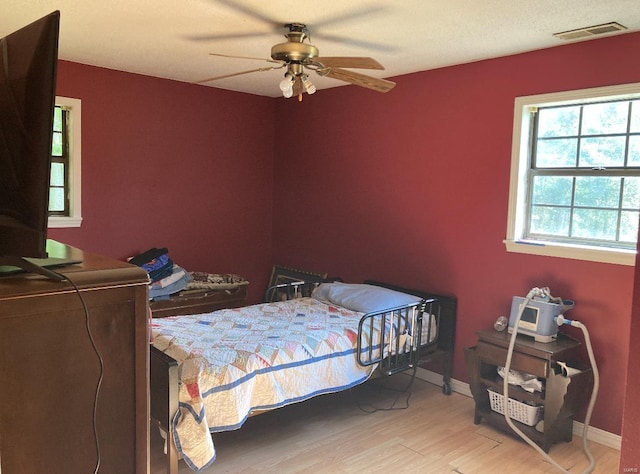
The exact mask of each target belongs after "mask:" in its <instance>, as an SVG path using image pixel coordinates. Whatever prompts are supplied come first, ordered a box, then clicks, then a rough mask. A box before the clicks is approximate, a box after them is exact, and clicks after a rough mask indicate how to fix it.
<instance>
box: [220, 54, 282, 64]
mask: <svg viewBox="0 0 640 474" xmlns="http://www.w3.org/2000/svg"><path fill="white" fill-rule="evenodd" d="M209 55H210V56H218V57H220V58H231V59H255V60H257V61H266V62H268V63H276V64H284V62H283V61H278V60H276V59H265V58H254V57H251V56H233V55H231V54H218V53H209Z"/></svg>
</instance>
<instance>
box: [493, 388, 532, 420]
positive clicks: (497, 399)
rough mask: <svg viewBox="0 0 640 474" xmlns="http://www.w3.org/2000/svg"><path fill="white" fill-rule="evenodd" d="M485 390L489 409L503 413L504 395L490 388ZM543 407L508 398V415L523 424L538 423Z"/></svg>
mask: <svg viewBox="0 0 640 474" xmlns="http://www.w3.org/2000/svg"><path fill="white" fill-rule="evenodd" d="M487 392H489V401H490V402H491V409H492V410H493V411H496V412H498V413H501V414H504V396H503V395H502V394H500V393H498V392H494V391H493V390H491V389H490V388H488V389H487ZM543 409H544V408H543V407H542V406H531V405H527V404H526V403H522V402H519V401H518V400H514V399H513V398H509V416H510V417H511V418H513V419H514V420H517V421H519V422H520V423H524V424H525V425H529V426H533V425H535V424H536V423H538V421H540V420H541V419H542V411H543Z"/></svg>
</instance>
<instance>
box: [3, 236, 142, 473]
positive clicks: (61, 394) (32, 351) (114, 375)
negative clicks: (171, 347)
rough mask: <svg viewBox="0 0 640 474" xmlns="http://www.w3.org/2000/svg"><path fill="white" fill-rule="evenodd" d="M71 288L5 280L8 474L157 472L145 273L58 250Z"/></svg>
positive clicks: (33, 279)
mask: <svg viewBox="0 0 640 474" xmlns="http://www.w3.org/2000/svg"><path fill="white" fill-rule="evenodd" d="M48 249H49V254H50V256H53V257H60V258H71V259H74V260H80V261H82V263H80V264H75V265H71V266H68V267H66V268H62V269H60V270H58V271H59V272H60V273H62V274H64V275H65V276H67V277H68V278H69V280H71V281H73V282H74V283H75V285H76V286H77V290H76V288H74V286H73V285H72V284H71V283H69V281H62V282H58V281H52V280H49V279H47V278H45V277H42V276H36V275H28V274H16V275H4V276H1V277H0V400H2V402H1V403H0V471H1V472H2V474H41V473H45V472H46V473H48V474H56V473H60V474H69V473H92V472H94V470H95V468H96V466H98V463H99V470H98V472H99V473H103V474H112V473H118V474H128V473H146V472H148V471H149V404H148V390H149V388H148V373H149V372H148V360H149V333H148V298H147V274H146V272H145V271H144V270H142V269H141V268H139V267H136V266H132V265H129V264H126V263H124V262H119V261H116V260H112V259H109V258H104V257H101V256H98V255H95V254H91V253H88V252H83V251H81V250H79V249H76V248H73V247H70V246H67V245H64V244H58V243H54V244H53V245H51V247H48Z"/></svg>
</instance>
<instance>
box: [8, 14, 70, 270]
mask: <svg viewBox="0 0 640 474" xmlns="http://www.w3.org/2000/svg"><path fill="white" fill-rule="evenodd" d="M59 30H60V12H59V11H54V12H52V13H50V14H49V15H47V16H45V17H43V18H41V19H39V20H36V21H35V22H33V23H31V24H29V25H27V26H25V27H23V28H21V29H19V30H18V31H15V32H14V33H11V34H9V35H7V36H5V37H4V38H2V39H0V265H2V266H3V267H6V266H12V267H17V268H19V269H23V270H26V271H28V272H37V273H42V274H45V275H47V276H49V277H54V278H56V275H57V274H55V273H53V272H49V271H48V270H46V269H43V268H42V267H41V266H40V265H39V264H38V260H39V259H46V258H47V249H46V245H47V222H48V215H49V212H48V211H49V179H50V178H49V176H50V172H51V142H52V134H53V112H54V107H55V93H56V75H57V65H58V37H59Z"/></svg>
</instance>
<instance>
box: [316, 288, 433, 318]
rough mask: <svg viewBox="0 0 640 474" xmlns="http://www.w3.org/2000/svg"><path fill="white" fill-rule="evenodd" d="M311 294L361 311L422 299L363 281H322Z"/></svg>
mask: <svg viewBox="0 0 640 474" xmlns="http://www.w3.org/2000/svg"><path fill="white" fill-rule="evenodd" d="M312 296H313V297H314V298H315V299H317V300H319V301H323V302H325V303H331V304H335V305H338V306H342V307H343V308H347V309H350V310H352V311H359V312H362V313H370V312H372V311H382V310H385V309H390V308H395V307H398V306H403V305H407V304H413V303H418V302H420V301H422V298H419V297H418V296H414V295H409V294H407V293H401V292H399V291H395V290H390V289H388V288H382V287H380V286H375V285H366V284H364V283H322V284H321V285H319V286H318V287H317V288H316V289H315V290H314V291H313V295H312Z"/></svg>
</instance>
